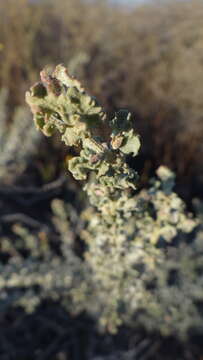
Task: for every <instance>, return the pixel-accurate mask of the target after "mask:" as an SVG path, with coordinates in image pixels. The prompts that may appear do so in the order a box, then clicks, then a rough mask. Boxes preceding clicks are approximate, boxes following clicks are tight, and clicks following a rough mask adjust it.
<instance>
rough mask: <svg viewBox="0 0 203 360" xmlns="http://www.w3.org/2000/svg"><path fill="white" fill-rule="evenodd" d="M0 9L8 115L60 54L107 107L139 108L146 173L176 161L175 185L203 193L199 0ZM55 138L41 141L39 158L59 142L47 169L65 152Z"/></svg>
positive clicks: (60, 0)
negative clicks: (56, 151) (52, 140)
mask: <svg viewBox="0 0 203 360" xmlns="http://www.w3.org/2000/svg"><path fill="white" fill-rule="evenodd" d="M0 14H1V15H0V16H1V21H0V87H4V88H6V89H7V91H8V98H7V108H8V121H11V122H12V119H13V114H14V113H15V110H16V107H17V106H19V105H22V104H24V92H25V90H26V89H27V88H28V87H29V86H30V84H32V83H33V81H36V80H37V78H38V75H37V74H38V73H39V70H41V69H42V68H43V67H44V66H45V65H47V64H49V65H56V64H58V63H60V62H62V63H64V64H65V66H68V67H69V71H70V72H71V73H73V74H74V75H77V76H78V77H79V78H80V79H81V81H82V82H83V83H84V84H85V85H86V86H87V87H88V90H89V92H91V93H92V94H95V95H96V96H97V97H98V99H99V100H100V102H101V103H102V105H104V106H105V107H106V109H107V110H108V111H109V112H110V113H111V111H112V110H113V109H117V108H120V107H127V108H129V109H130V110H131V111H132V112H133V114H134V117H135V126H136V128H138V130H139V132H140V134H141V135H142V139H143V147H142V149H143V150H142V153H141V156H140V158H139V159H138V160H136V166H138V167H139V168H140V170H144V171H143V174H144V175H143V183H145V182H146V180H147V179H148V176H149V175H151V173H152V172H153V170H154V169H155V167H157V166H158V165H159V164H165V165H168V166H170V167H171V168H172V169H173V170H175V171H176V173H177V184H178V185H177V189H178V191H179V193H180V194H181V195H182V196H184V197H185V199H186V200H189V201H190V200H191V198H192V197H194V196H198V197H202V195H203V194H202V190H201V189H202V184H203V163H202V161H201V159H202V155H203V145H202V137H203V118H202V117H203V115H202V114H203V90H202V83H203V71H202V70H203V27H202V17H203V3H202V2H201V1H198V0H194V1H186V0H185V1H164V2H159V3H158V2H152V3H150V4H145V5H142V6H141V5H140V6H138V7H135V8H132V7H131V9H130V10H128V8H127V6H122V5H120V6H113V5H110V3H108V2H107V1H82V0H57V1H54V0H41V1H39V0H38V1H29V0H18V1H13V0H7V1H1V2H0ZM44 141H45V140H43V142H44ZM56 143H57V142H56V140H55V143H54V144H53V142H51V141H48V145H46V146H42V149H43V154H42V152H41V155H42V157H43V159H44V160H43V161H44V165H42V166H41V168H43V166H45V167H47V165H45V164H47V162H49V161H48V158H49V154H50V151H51V150H50V149H51V147H53V146H57V147H58V154H59V157H57V156H56V155H55V165H54V166H55V168H54V169H52V171H50V172H49V174H50V179H51V177H52V176H55V174H56V173H57V172H58V170H56V168H58V164H61V162H62V161H63V159H64V156H65V152H64V149H62V147H61V145H56ZM43 161H42V163H43ZM52 164H53V159H52ZM52 166H53V165H52ZM42 172H43V173H46V171H45V170H44V168H43V171H42ZM46 174H47V173H46ZM45 178H46V179H47V180H49V176H45Z"/></svg>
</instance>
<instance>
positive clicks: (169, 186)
mask: <svg viewBox="0 0 203 360" xmlns="http://www.w3.org/2000/svg"><path fill="white" fill-rule="evenodd" d="M26 101H27V103H28V104H29V105H30V107H31V110H32V113H33V117H34V121H35V124H36V127H37V128H38V129H40V130H41V131H42V132H43V133H44V134H45V135H46V136H51V135H53V134H54V133H55V132H59V133H60V136H61V139H62V141H64V142H65V144H66V145H67V146H68V147H70V148H74V153H75V156H73V157H71V158H70V159H69V162H68V169H69V171H70V172H71V173H72V175H73V177H74V178H75V179H77V180H80V181H85V185H84V190H85V191H86V193H87V196H88V199H89V202H90V205H89V206H88V207H87V209H85V210H84V211H83V212H82V214H81V220H80V221H82V222H83V226H82V227H80V229H81V230H80V231H79V233H80V237H81V239H83V240H84V242H85V244H86V248H85V251H84V254H81V257H82V258H81V259H80V261H79V259H78V260H76V258H77V256H76V255H73V252H72V253H70V251H68V252H66V253H64V256H65V258H66V261H65V267H64V266H63V275H62V274H61V277H60V281H59V283H60V286H59V287H58V286H57V282H58V280H57V276H59V272H57V273H58V275H56V273H55V271H56V270H54V271H53V272H52V273H51V274H50V276H49V279H47V282H46V281H43V282H40V283H38V285H40V287H41V288H44V289H45V288H46V287H47V286H48V285H47V284H49V286H50V288H51V284H53V283H54V284H55V296H56V294H57V291H58V292H59V293H60V292H61V293H60V295H59V293H58V295H57V296H61V295H62V293H63V295H65V297H64V296H62V297H63V301H64V303H66V304H67V306H68V308H69V310H70V309H71V311H72V312H74V313H75V312H76V313H77V312H80V311H83V310H86V311H88V313H90V314H92V315H93V316H94V317H96V318H97V319H98V322H99V324H100V327H101V328H102V329H106V330H108V331H110V332H113V333H114V332H116V331H117V329H118V327H119V326H120V325H121V324H128V325H130V326H132V327H136V326H138V325H139V324H142V325H144V326H145V327H146V328H148V329H150V330H156V331H159V332H161V333H162V334H163V335H172V334H173V335H174V334H176V335H178V336H180V337H182V338H184V337H186V336H187V335H188V334H189V332H190V331H191V330H194V329H195V331H200V332H201V330H202V324H203V323H202V320H203V319H202V302H203V280H202V271H203V241H202V240H203V232H202V231H201V224H200V221H199V220H198V219H195V218H194V217H193V216H192V215H191V214H190V213H188V212H187V211H186V209H185V204H184V202H183V201H182V200H181V199H180V198H179V197H178V195H177V194H176V193H175V192H174V191H173V186H174V179H175V176H174V174H173V173H172V172H171V171H170V170H169V169H168V168H166V167H164V166H161V167H159V169H158V170H157V173H156V175H157V176H156V178H154V179H152V181H151V184H150V187H149V188H148V189H147V190H141V191H136V187H137V184H138V179H139V177H138V174H137V173H136V171H135V170H133V169H131V167H130V166H129V164H128V158H129V156H130V155H132V156H136V155H137V154H138V151H139V148H140V138H139V135H138V134H137V133H136V131H135V129H134V127H133V123H132V119H131V114H130V113H129V112H128V111H127V110H120V111H118V112H117V113H116V114H115V116H114V117H113V119H108V117H107V114H106V113H105V111H104V110H103V109H102V108H101V107H100V106H99V104H98V103H97V101H96V99H95V98H94V97H92V96H90V95H88V94H87V93H86V91H85V90H84V88H83V87H82V85H81V84H80V82H79V81H77V80H76V79H75V78H73V77H71V76H69V74H68V72H67V70H66V69H65V68H64V67H63V66H61V65H59V66H57V67H56V69H55V70H54V71H53V72H50V71H49V70H48V69H45V70H43V71H42V72H41V82H39V83H37V84H35V85H34V86H33V87H32V88H31V90H30V91H29V92H27V94H26ZM107 128H108V131H107ZM66 241H68V240H66ZM71 251H72V250H71ZM67 259H69V261H67ZM71 259H72V260H71ZM74 259H75V260H74ZM71 261H72V263H71ZM73 263H74V266H73ZM76 264H77V265H76ZM66 265H67V266H66ZM73 268H74V269H75V271H72V269H73ZM76 268H77V270H76ZM56 269H57V265H56ZM60 269H61V268H60V267H59V268H58V270H59V271H60ZM19 276H20V275H19V274H18V282H19V284H20V281H21V279H20V278H19ZM22 276H23V274H22ZM47 276H48V275H47ZM75 276H76V277H75ZM29 277H30V275H29ZM74 277H75V278H74ZM38 278H39V276H38ZM53 278H54V280H53ZM76 278H77V280H76ZM48 280H49V281H48ZM33 281H34V282H36V278H35V279H34V277H33ZM57 289H58V290H57ZM62 289H63V291H62ZM68 289H69V290H68Z"/></svg>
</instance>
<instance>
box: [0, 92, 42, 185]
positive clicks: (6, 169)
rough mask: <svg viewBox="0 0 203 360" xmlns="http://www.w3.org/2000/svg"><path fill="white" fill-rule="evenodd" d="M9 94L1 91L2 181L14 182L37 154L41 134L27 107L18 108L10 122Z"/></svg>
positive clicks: (0, 166)
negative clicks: (36, 128)
mask: <svg viewBox="0 0 203 360" xmlns="http://www.w3.org/2000/svg"><path fill="white" fill-rule="evenodd" d="M7 100H8V94H7V91H6V89H2V90H1V91H0V126H1V132H0V181H5V180H6V181H7V182H8V181H9V182H10V181H11V182H12V181H13V180H14V179H15V178H16V177H17V176H19V175H20V174H21V173H22V172H23V170H24V169H25V167H26V164H27V162H28V161H30V158H31V156H32V155H33V154H34V153H36V149H37V144H38V143H39V141H40V138H41V136H40V134H39V133H37V132H36V130H35V127H34V126H33V124H32V122H31V118H30V113H29V110H28V109H27V108H26V107H18V108H16V110H15V111H14V114H13V117H12V120H11V119H10V121H8V120H9V119H8V117H9V115H8V114H9V112H8V109H7Z"/></svg>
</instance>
